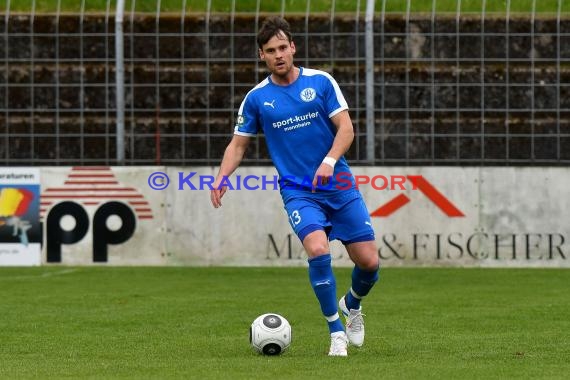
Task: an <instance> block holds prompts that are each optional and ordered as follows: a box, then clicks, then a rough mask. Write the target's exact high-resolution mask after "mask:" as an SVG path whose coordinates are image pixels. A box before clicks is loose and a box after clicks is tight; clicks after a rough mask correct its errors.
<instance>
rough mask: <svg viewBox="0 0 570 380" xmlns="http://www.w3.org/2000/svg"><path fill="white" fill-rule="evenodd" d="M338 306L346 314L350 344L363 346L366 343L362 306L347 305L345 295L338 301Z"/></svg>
mask: <svg viewBox="0 0 570 380" xmlns="http://www.w3.org/2000/svg"><path fill="white" fill-rule="evenodd" d="M338 307H339V308H340V310H341V311H342V315H344V319H345V321H346V335H347V337H348V341H349V342H350V344H352V345H355V346H357V347H361V346H362V344H363V343H364V318H363V317H364V314H362V306H361V307H360V309H358V310H355V309H350V310H348V308H347V307H346V301H345V300H344V296H343V297H342V298H341V299H340V301H338Z"/></svg>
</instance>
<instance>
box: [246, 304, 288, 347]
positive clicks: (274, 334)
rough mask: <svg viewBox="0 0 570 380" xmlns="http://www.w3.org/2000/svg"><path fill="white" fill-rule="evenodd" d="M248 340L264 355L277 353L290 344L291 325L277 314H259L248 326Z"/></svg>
mask: <svg viewBox="0 0 570 380" xmlns="http://www.w3.org/2000/svg"><path fill="white" fill-rule="evenodd" d="M249 342H250V343H251V345H252V346H253V348H254V349H255V350H256V351H258V352H260V353H262V354H264V355H279V354H280V353H282V352H283V351H285V349H286V348H287V347H289V345H290V344H291V325H290V324H289V322H288V321H287V320H286V319H285V318H284V317H282V316H281V315H279V314H275V313H268V314H263V315H260V316H259V317H257V318H255V320H254V321H253V323H252V324H251V327H250V328H249Z"/></svg>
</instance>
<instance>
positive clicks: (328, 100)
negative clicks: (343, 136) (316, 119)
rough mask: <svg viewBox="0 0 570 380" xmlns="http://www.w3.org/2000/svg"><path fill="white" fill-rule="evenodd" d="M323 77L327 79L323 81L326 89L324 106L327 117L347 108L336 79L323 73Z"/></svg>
mask: <svg viewBox="0 0 570 380" xmlns="http://www.w3.org/2000/svg"><path fill="white" fill-rule="evenodd" d="M325 78H326V79H328V80H326V81H325V82H326V83H327V85H326V90H325V99H324V100H325V108H326V110H327V113H328V117H329V118H331V117H333V116H334V115H336V114H337V113H339V112H341V111H344V110H347V109H348V104H347V103H346V100H345V99H344V95H343V94H342V91H341V90H340V87H339V85H338V83H337V82H336V80H335V79H334V78H333V77H332V76H331V75H329V74H325Z"/></svg>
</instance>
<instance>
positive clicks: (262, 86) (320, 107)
mask: <svg viewBox="0 0 570 380" xmlns="http://www.w3.org/2000/svg"><path fill="white" fill-rule="evenodd" d="M299 69H300V72H299V77H298V78H297V79H296V80H295V81H294V82H293V83H291V84H290V85H287V86H280V85H276V84H275V83H273V82H272V81H271V77H267V78H266V79H265V80H263V81H262V82H261V83H259V84H258V85H257V86H255V87H254V88H253V89H252V90H251V91H249V92H248V93H247V95H246V96H245V99H244V100H243V102H242V103H241V106H240V108H239V111H238V116H237V120H236V125H235V131H234V133H235V134H237V135H240V136H255V135H256V134H257V133H259V132H262V133H264V134H265V140H266V143H267V147H268V150H269V154H270V156H271V159H272V160H273V164H274V165H275V167H276V168H277V172H278V173H279V177H280V185H281V188H282V190H283V189H285V188H292V189H310V188H311V182H312V180H313V177H314V175H315V173H316V171H317V169H318V168H319V166H320V165H321V163H322V161H323V158H325V156H326V155H327V153H328V152H329V151H330V149H331V147H332V144H333V140H334V138H335V135H336V127H335V126H334V124H333V123H332V121H331V120H330V118H331V117H333V116H334V115H336V114H338V113H339V112H341V111H344V110H347V109H348V105H347V103H346V100H345V99H344V96H343V95H342V92H341V90H340V88H339V86H338V84H337V82H336V81H335V80H334V78H333V77H332V76H331V75H330V74H328V73H326V72H324V71H320V70H313V69H306V68H303V67H300V68H299ZM353 187H354V180H353V178H352V174H351V172H350V168H349V167H348V164H347V162H346V160H345V158H344V157H341V158H340V159H339V160H338V162H337V164H336V165H335V170H334V176H333V178H332V180H331V182H330V183H329V184H328V185H327V186H326V187H325V188H323V189H321V190H328V191H338V190H339V189H340V190H342V189H347V188H353Z"/></svg>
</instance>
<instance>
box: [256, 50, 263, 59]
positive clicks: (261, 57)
mask: <svg viewBox="0 0 570 380" xmlns="http://www.w3.org/2000/svg"><path fill="white" fill-rule="evenodd" d="M257 50H258V51H259V59H265V54H263V49H257Z"/></svg>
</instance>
